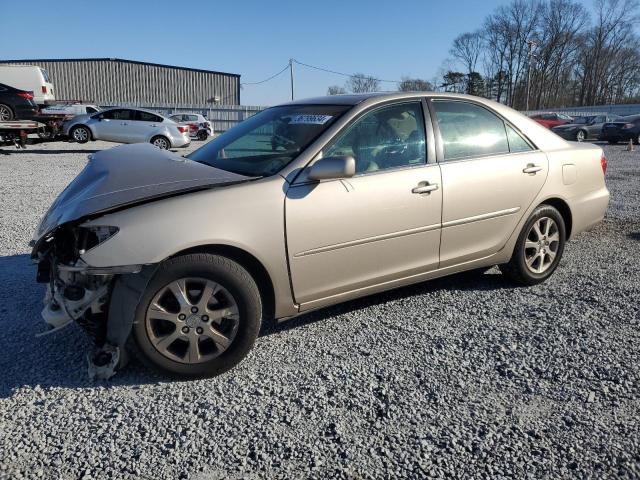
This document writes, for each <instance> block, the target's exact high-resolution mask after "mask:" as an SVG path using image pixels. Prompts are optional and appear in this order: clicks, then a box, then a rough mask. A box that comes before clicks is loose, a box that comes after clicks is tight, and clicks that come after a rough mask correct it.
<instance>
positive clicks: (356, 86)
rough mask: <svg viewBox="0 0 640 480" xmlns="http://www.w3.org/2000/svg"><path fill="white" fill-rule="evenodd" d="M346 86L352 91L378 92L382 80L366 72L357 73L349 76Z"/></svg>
mask: <svg viewBox="0 0 640 480" xmlns="http://www.w3.org/2000/svg"><path fill="white" fill-rule="evenodd" d="M346 87H347V89H348V90H349V91H350V92H352V93H368V92H376V91H378V90H379V89H380V80H378V79H377V78H373V77H369V76H367V75H365V74H364V73H356V74H354V75H352V76H351V77H349V80H347V84H346Z"/></svg>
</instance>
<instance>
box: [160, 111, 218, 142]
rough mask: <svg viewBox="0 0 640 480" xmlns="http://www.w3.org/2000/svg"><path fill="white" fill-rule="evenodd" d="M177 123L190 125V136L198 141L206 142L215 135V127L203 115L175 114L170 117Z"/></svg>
mask: <svg viewBox="0 0 640 480" xmlns="http://www.w3.org/2000/svg"><path fill="white" fill-rule="evenodd" d="M169 118H170V119H171V120H173V121H174V122H176V123H181V124H184V125H189V135H191V136H192V137H194V138H197V139H198V140H206V139H207V138H209V136H211V135H213V125H212V124H211V122H210V121H209V120H207V119H206V118H205V117H204V116H203V115H200V114H195V113H175V114H173V115H171V116H170V117H169Z"/></svg>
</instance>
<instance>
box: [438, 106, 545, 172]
mask: <svg viewBox="0 0 640 480" xmlns="http://www.w3.org/2000/svg"><path fill="white" fill-rule="evenodd" d="M438 100H446V101H451V102H461V103H469V104H471V105H474V106H476V107H480V108H484V109H485V110H487V111H488V112H490V113H492V114H493V115H495V116H496V117H498V118H499V119H500V120H502V122H503V124H504V126H505V133H506V127H507V125H508V126H510V127H511V128H513V130H514V131H515V132H516V133H517V134H518V135H520V136H521V137H522V139H523V140H524V141H525V142H527V143H528V144H529V146H530V147H531V150H530V151H529V152H513V153H512V152H511V151H509V152H505V153H499V154H491V153H489V154H486V155H475V156H470V157H463V158H457V159H455V160H449V161H446V162H445V160H444V145H443V142H442V134H441V132H440V127H439V125H438V117H437V116H436V111H435V108H434V106H433V102H434V101H438ZM426 103H427V106H428V108H429V117H430V119H431V125H432V128H433V133H434V136H435V150H436V161H437V162H438V163H454V162H467V161H470V160H476V159H482V158H487V157H497V156H505V155H522V154H523V153H531V152H537V151H539V149H538V147H536V145H535V144H534V143H533V142H532V141H531V140H530V139H529V137H527V136H526V135H525V134H524V133H522V131H521V130H520V129H519V128H518V127H516V126H515V125H514V124H513V123H511V122H510V121H509V120H507V119H506V118H504V117H503V116H502V115H500V114H499V113H498V112H495V111H493V110H491V109H489V108H487V107H486V106H484V105H482V104H481V103H479V102H474V101H473V100H467V99H457V98H449V97H441V96H433V97H428V98H426ZM508 141H509V140H508V135H507V143H508Z"/></svg>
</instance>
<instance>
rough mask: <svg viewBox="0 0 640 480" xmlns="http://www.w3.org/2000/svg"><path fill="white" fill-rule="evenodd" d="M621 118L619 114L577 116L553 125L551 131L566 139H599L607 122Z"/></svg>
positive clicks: (580, 140) (579, 140)
mask: <svg viewBox="0 0 640 480" xmlns="http://www.w3.org/2000/svg"><path fill="white" fill-rule="evenodd" d="M620 118H622V117H620V116H618V115H591V116H587V117H575V118H574V119H573V121H572V122H570V123H565V124H563V125H558V126H556V127H553V128H552V129H551V131H552V132H553V133H555V134H556V135H560V136H561V137H562V138H564V139H565V140H576V141H578V142H582V141H584V140H591V139H597V138H598V137H599V136H600V134H601V133H602V126H603V125H604V124H605V123H607V122H616V121H618V120H619V119H620Z"/></svg>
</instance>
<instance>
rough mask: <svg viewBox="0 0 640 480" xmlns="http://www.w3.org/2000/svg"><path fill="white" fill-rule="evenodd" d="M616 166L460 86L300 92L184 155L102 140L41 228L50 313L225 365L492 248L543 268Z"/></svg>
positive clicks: (528, 273) (585, 219) (193, 371)
mask: <svg viewBox="0 0 640 480" xmlns="http://www.w3.org/2000/svg"><path fill="white" fill-rule="evenodd" d="M281 125H289V126H296V127H297V128H295V129H281V128H279V126H281ZM276 132H277V133H276ZM276 134H277V135H280V136H287V138H286V139H283V140H281V141H279V142H278V144H277V146H276V148H275V149H273V148H272V143H271V140H270V137H272V136H273V135H276ZM606 166H607V163H606V158H605V156H604V153H603V151H602V148H600V147H598V146H595V145H592V144H589V143H575V142H571V143H570V142H567V141H565V140H563V139H562V138H560V137H558V136H557V135H554V134H553V133H551V132H550V131H549V130H547V129H545V128H543V127H542V126H540V125H539V124H537V123H535V122H533V121H532V120H530V119H528V118H527V117H525V116H523V115H522V114H520V113H518V112H516V111H515V110H512V109H511V108H508V107H506V106H505V105H501V104H498V103H495V102H492V101H490V100H487V99H483V98H477V97H471V96H467V95H459V94H449V93H425V94H418V93H394V94H366V95H341V96H331V97H321V98H312V99H308V100H297V101H294V102H291V103H287V104H284V105H280V106H276V107H272V108H268V109H266V110H264V111H262V112H260V113H258V114H256V115H254V116H252V117H251V118H249V119H247V120H245V121H244V122H242V123H240V124H238V125H237V126H235V127H233V128H232V129H230V130H228V131H227V132H225V133H223V134H222V135H220V136H219V137H217V138H216V139H214V140H212V141H210V142H208V143H207V144H206V145H204V146H203V147H201V148H199V149H198V150H196V151H194V152H192V153H191V154H189V155H187V156H186V158H185V157H181V156H178V155H176V154H173V153H167V152H159V151H156V150H155V149H153V148H150V147H149V146H147V145H128V146H121V147H117V148H113V149H110V150H104V151H101V152H98V153H96V154H94V155H92V157H91V159H90V160H89V162H88V163H87V166H86V167H85V168H84V170H83V171H82V172H81V173H80V174H79V175H78V176H77V177H76V178H75V179H74V180H73V181H72V182H71V184H70V185H69V186H68V187H67V188H66V189H65V190H64V192H62V193H61V194H60V196H59V197H58V199H57V200H56V201H55V202H54V203H53V205H52V207H51V208H50V209H49V210H48V212H47V213H46V215H45V216H44V218H43V219H42V221H41V222H40V224H39V226H38V228H37V231H36V232H35V234H34V238H33V241H32V245H33V251H32V253H31V256H32V258H33V259H34V260H35V261H36V262H37V263H38V269H37V279H38V281H39V282H41V283H44V284H46V285H47V293H46V296H45V309H44V310H43V318H44V319H45V321H47V322H48V323H49V325H51V326H55V325H59V324H64V323H65V322H71V321H73V320H74V319H75V320H77V321H78V322H82V325H84V326H85V329H86V330H87V331H89V332H93V331H97V332H105V333H104V334H102V335H101V336H99V337H98V338H101V339H104V338H106V339H107V340H106V342H107V343H106V344H103V343H100V344H98V346H97V347H98V350H97V352H96V354H95V355H94V357H95V358H100V359H101V363H102V364H103V365H104V360H102V357H103V356H104V355H105V354H106V353H107V352H108V355H109V356H108V357H107V359H109V361H110V364H113V365H115V364H117V360H118V358H119V357H118V355H119V353H118V352H120V351H122V350H121V349H123V348H124V346H125V345H131V346H132V347H133V348H134V349H135V351H137V352H138V353H139V354H140V357H141V358H142V359H143V360H146V361H147V363H150V364H152V365H155V366H156V367H159V368H161V369H163V370H165V371H167V372H170V373H172V374H174V375H182V376H191V377H200V376H207V375H216V374H219V373H222V372H224V371H226V370H228V369H230V368H232V367H233V366H235V365H236V364H237V363H238V362H240V361H241V360H242V359H243V358H244V357H245V356H246V355H247V353H248V352H249V351H250V350H251V348H252V346H253V344H254V342H255V340H256V338H257V336H258V333H259V332H260V325H261V322H263V320H267V319H268V320H271V319H286V318H290V317H293V316H295V315H298V314H301V313H303V312H308V311H310V310H314V309H318V308H322V307H326V306H329V305H333V304H337V303H340V302H344V301H347V300H350V299H353V298H357V297H362V296H365V295H371V294H375V293H378V292H382V291H385V290H389V289H392V288H397V287H401V286H405V285H409V284H413V283H417V282H422V281H425V280H429V279H432V278H436V277H442V276H445V275H450V274H453V273H457V272H461V271H465V270H472V269H478V268H486V267H490V266H493V265H499V266H500V269H501V271H502V273H503V274H504V275H505V277H507V278H508V279H509V280H511V281H513V282H516V283H519V284H523V285H535V284H539V283H541V282H544V281H545V280H547V279H548V278H549V277H550V276H551V275H552V274H553V272H554V271H555V269H556V268H557V267H558V265H559V264H560V259H561V258H562V254H563V252H564V249H565V247H566V245H567V243H566V242H567V240H569V239H570V238H574V237H576V236H577V235H578V234H579V233H580V232H582V231H583V230H586V229H588V228H591V227H593V226H594V225H596V224H597V223H599V222H600V221H601V220H602V219H603V217H604V214H605V211H606V209H607V205H608V202H609V192H608V190H607V188H606V185H605V171H606ZM586 241H587V242H588V239H587V240H586ZM567 275H569V276H570V275H571V272H569V271H568V272H567V273H565V275H564V277H565V278H566V276H567ZM559 281H561V280H559ZM478 294H479V295H481V294H482V293H481V288H479V293H478ZM94 327H95V328H94ZM130 335H131V336H132V338H131V341H129V338H128V337H129V336H130ZM102 341H104V340H102ZM114 359H115V360H114Z"/></svg>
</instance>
